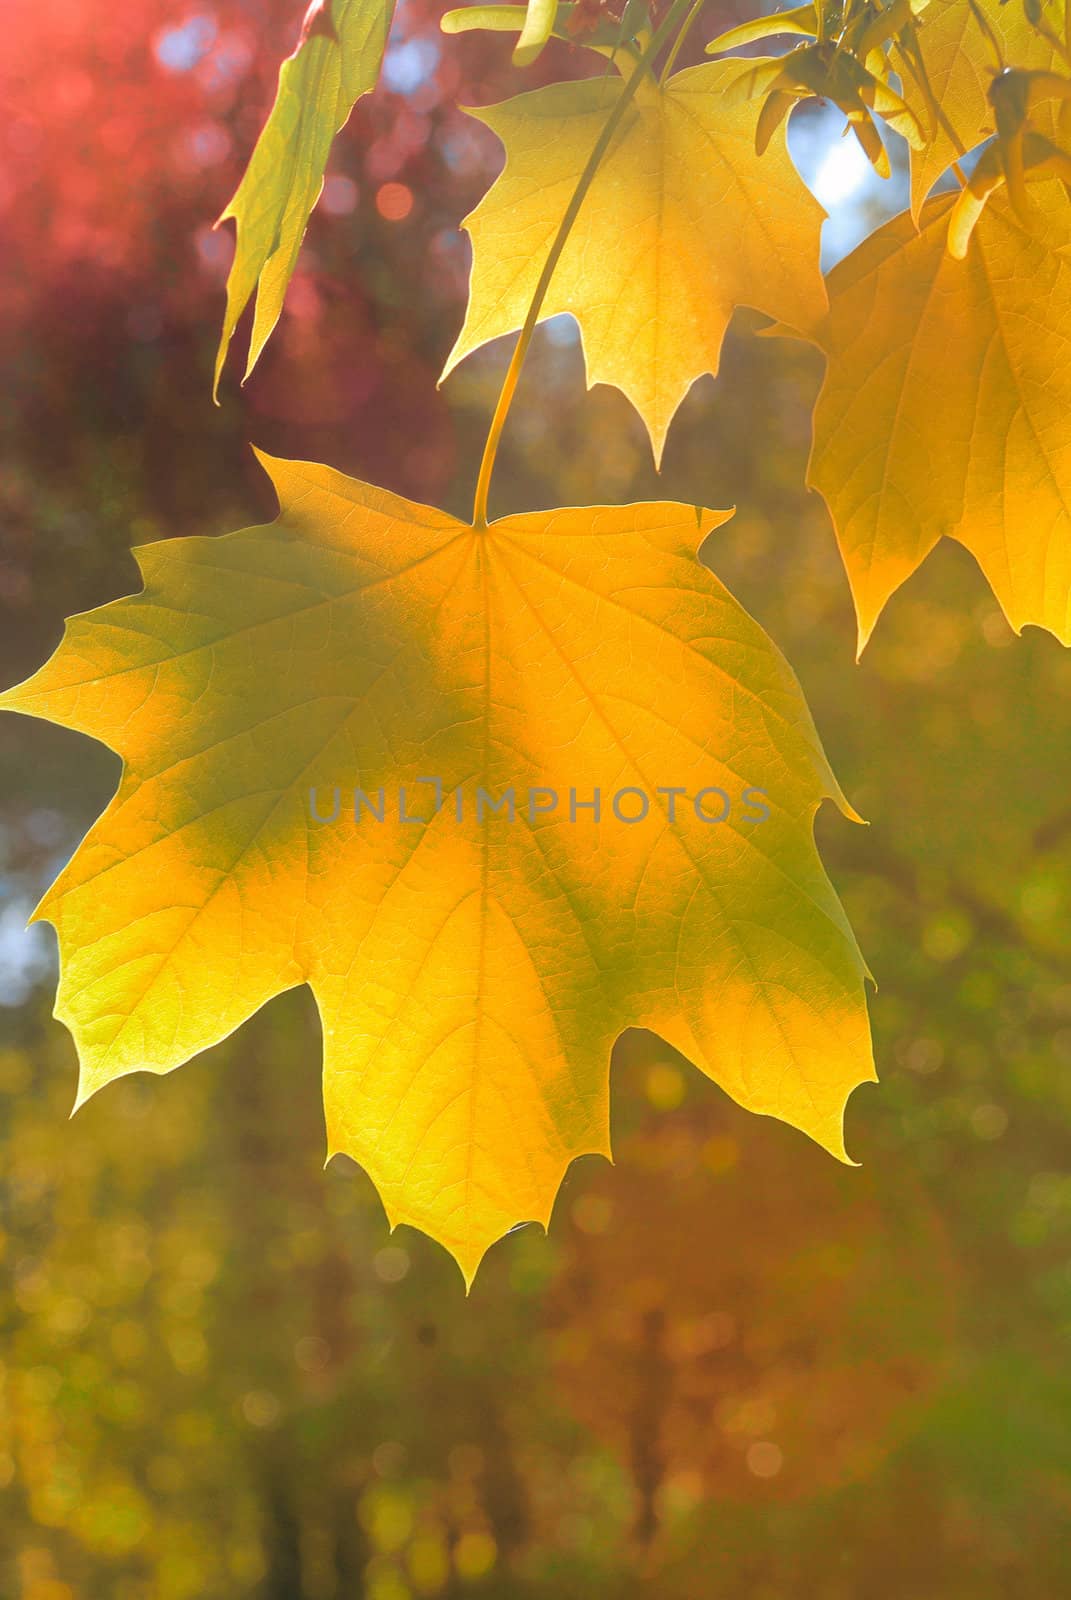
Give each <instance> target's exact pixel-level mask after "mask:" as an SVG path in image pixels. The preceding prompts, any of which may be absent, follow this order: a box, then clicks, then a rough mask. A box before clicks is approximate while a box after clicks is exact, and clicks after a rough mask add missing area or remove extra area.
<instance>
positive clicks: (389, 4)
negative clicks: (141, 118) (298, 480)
mask: <svg viewBox="0 0 1071 1600" xmlns="http://www.w3.org/2000/svg"><path fill="white" fill-rule="evenodd" d="M393 12H394V4H393V0H313V3H312V4H311V5H310V6H309V8H308V12H307V13H306V17H305V24H304V27H303V29H302V33H301V38H300V40H299V42H298V46H297V49H296V50H295V51H294V53H293V55H290V56H288V57H287V59H286V60H285V61H284V62H283V64H282V66H281V67H280V69H279V87H278V90H277V92H276V96H275V104H274V105H273V106H272V109H271V113H270V115H269V117H268V120H267V122H266V123H265V124H264V127H263V128H262V129H261V132H260V137H259V138H258V139H257V143H256V147H255V148H254V150H253V154H252V156H251V157H250V159H249V165H248V167H247V168H246V170H245V173H244V174H243V176H242V181H241V183H240V184H239V185H238V188H237V190H236V191H235V193H234V195H233V197H232V198H231V200H230V201H229V202H228V204H227V208H226V210H225V211H224V212H223V214H222V216H221V217H220V219H219V221H220V222H226V221H228V220H229V219H233V220H234V223H235V226H236V230H237V238H236V240H235V249H234V260H233V261H232V263H231V269H230V272H229V274H228V277H227V308H226V311H225V313H224V318H223V330H222V332H221V334H220V339H219V346H218V348H217V351H216V370H215V380H214V382H215V388H216V389H218V388H219V380H220V377H221V375H222V373H223V365H224V362H225V361H226V359H227V351H228V350H229V348H230V343H231V340H232V338H233V337H234V331H235V329H236V328H237V326H238V322H239V320H240V318H241V315H242V312H243V311H244V310H245V308H246V306H247V305H248V304H249V301H250V299H252V297H253V296H254V295H255V296H256V307H255V310H254V313H253V331H252V334H251V336H250V340H249V355H248V358H247V360H246V368H245V375H246V377H247V378H248V376H249V374H250V373H251V372H252V370H253V368H254V367H255V366H256V364H257V361H258V359H259V358H260V354H261V351H262V350H263V349H264V346H265V345H266V344H267V342H268V340H269V339H270V338H271V335H272V331H273V329H274V328H275V324H276V323H277V322H278V320H279V316H280V314H281V312H282V309H283V301H284V300H285V298H286V291H287V287H288V285H289V283H290V279H291V278H292V277H293V274H294V268H295V267H296V266H297V260H298V255H299V253H300V250H301V241H302V239H303V238H304V237H305V228H306V226H307V224H308V220H309V217H310V215H311V213H312V210H313V207H314V206H315V205H316V202H317V200H318V199H319V198H320V191H321V190H322V189H323V185H324V168H325V167H326V165H327V157H328V154H329V152H330V150H331V144H332V141H333V140H334V137H335V135H336V134H337V133H338V132H339V130H340V129H341V128H342V127H343V126H344V124H345V122H346V120H347V119H348V117H349V114H350V112H351V111H352V110H353V107H354V104H355V103H356V101H357V100H359V99H360V97H361V95H363V94H367V93H368V92H369V90H370V89H373V88H375V84H376V79H377V77H378V76H379V68H380V63H381V62H382V60H383V52H384V50H385V49H386V44H387V34H388V32H389V31H390V23H391V17H392V15H393ZM217 226H218V224H217Z"/></svg>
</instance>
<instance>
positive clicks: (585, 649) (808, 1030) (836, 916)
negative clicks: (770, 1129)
mask: <svg viewBox="0 0 1071 1600" xmlns="http://www.w3.org/2000/svg"><path fill="white" fill-rule="evenodd" d="M266 465H267V467H268V470H269V472H270V473H271V476H272V478H273V480H274V482H275V485H276V488H277V491H278V494H279V498H280V502H281V506H282V512H281V516H280V518H279V520H278V521H276V522H274V523H272V524H271V525H270V526H267V527H257V528H250V529H246V530H245V531H243V532H240V533H234V534H230V535H228V536H226V537H223V538H184V539H175V540H172V541H169V542H165V543H162V544H155V545H150V546H147V547H145V548H143V549H142V550H141V551H140V552H139V561H140V564H141V569H142V573H143V575H144V580H145V587H144V590H143V591H142V592H141V593H139V594H137V595H134V596H132V597H130V598H127V599H123V600H118V601H116V602H114V603H112V604H110V605H106V606H104V607H102V608H101V609H100V610H98V611H93V612H89V613H87V614H86V615H84V616H80V617H76V618H74V619H72V620H71V621H70V622H69V623H68V626H67V631H66V634H65V636H64V639H63V641H62V643H61V644H60V646H59V648H58V650H57V651H56V653H55V655H54V656H53V657H52V659H51V660H50V661H49V662H48V663H47V664H46V665H45V666H43V667H42V668H41V670H40V671H39V672H38V673H37V674H36V675H35V676H34V677H32V678H30V679H29V680H28V681H27V682H26V683H24V684H23V685H21V686H20V687H18V688H16V689H13V690H10V691H8V693H7V694H6V695H4V696H3V697H2V699H0V704H2V705H3V706H4V707H6V708H8V709H11V710H15V711H21V712H24V713H28V714H32V715H35V716H40V717H46V718H48V719H50V720H52V721H54V722H58V723H61V724H63V725H65V726H67V727H71V728H76V729H79V730H81V731H82V732H84V733H87V734H90V735H92V736H93V737H95V738H98V739H100V740H102V741H103V742H104V743H106V744H108V745H109V746H111V747H112V748H113V749H114V750H116V751H117V752H118V753H119V754H121V755H122V757H123V762H124V766H123V775H122V780H121V783H120V786H119V789H118V792H117V794H116V796H115V798H114V800H113V801H112V802H111V804H110V805H109V807H108V808H107V810H106V811H105V813H104V814H103V816H102V817H101V818H100V820H99V821H98V822H97V823H96V825H95V826H94V827H93V828H92V829H91V830H90V832H89V834H88V835H87V837H86V839H85V841H84V842H83V844H82V846H81V848H80V849H79V850H78V852H77V854H76V855H75V856H74V858H73V860H72V861H71V863H70V864H69V866H68V867H67V868H66V869H65V870H64V871H63V873H62V874H61V876H60V877H59V879H58V881H57V882H56V884H55V885H54V886H53V888H52V889H51V891H50V892H49V893H48V895H47V896H46V898H45V900H44V901H43V903H42V905H41V906H40V907H39V909H38V912H37V915H39V916H41V917H45V918H47V919H48V920H49V921H51V922H53V923H54V924H55V926H56V929H57V931H58V935H59V942H60V950H61V956H62V970H63V975H62V979H61V984H60V993H59V999H58V1002H57V1015H58V1016H59V1017H61V1018H62V1020H63V1021H64V1022H66V1023H67V1025H68V1026H69V1028H70V1029H71V1031H72V1033H73V1034H74V1037H75V1040H76V1042H77V1045H78V1050H79V1054H80V1059H81V1080H80V1087H79V1101H80V1102H81V1101H83V1100H85V1099H86V1098H87V1096H89V1095H90V1094H92V1093H93V1092H94V1091H96V1090H97V1089H99V1088H100V1087H101V1086H102V1085H103V1084H105V1083H108V1082H109V1081H110V1080H112V1079H114V1078H117V1077H120V1076H122V1075H123V1074H125V1073H129V1072H133V1071H136V1070H138V1069H143V1070H148V1071H151V1072H158V1073H159V1072H168V1071H170V1070H171V1069H172V1068H174V1067H177V1066H178V1065H179V1064H180V1063H181V1062H183V1061H185V1060H187V1059H188V1058H189V1057H190V1056H191V1055H193V1054H195V1053H196V1052H197V1051H200V1050H204V1049H205V1048H206V1047H208V1046H209V1045H212V1044H214V1043H215V1042H216V1041H217V1040H219V1039H222V1038H223V1037H224V1036H225V1035H226V1034H228V1033H230V1032H231V1031H232V1030H233V1029H235V1028H236V1027H238V1025H239V1024H240V1023H241V1022H242V1021H243V1020H244V1019H245V1018H247V1017H248V1016H249V1015H250V1014H251V1013H252V1012H254V1011H255V1010H256V1009H257V1008H258V1007H259V1006H261V1005H263V1004H264V1002H265V1001H267V1000H269V999H270V998H271V997H272V996H273V995H275V994H278V993H279V992H280V991H281V990H285V989H288V988H291V987H293V986H295V985H297V984H301V983H306V982H307V983H308V984H309V985H310V986H311V988H312V990H313V993H314V995H315V997H316V1002H317V1005H318V1007H319V1011H320V1015H321V1018H322V1022H323V1033H324V1094H325V1100H326V1112H327V1131H328V1144H329V1149H330V1151H331V1152H332V1153H334V1152H338V1151H345V1152H347V1153H348V1154H349V1155H351V1156H352V1157H354V1159H355V1160H357V1161H358V1162H360V1164H361V1165H362V1166H363V1167H365V1168H366V1169H367V1171H368V1172H369V1173H370V1174H371V1176H372V1178H373V1179H374V1181H375V1183H376V1185H377V1187H378V1189H379V1192H380V1194H381V1196H382V1198H383V1201H384V1204H385V1206H386V1209H387V1213H388V1216H389V1218H390V1220H391V1222H392V1223H397V1222H407V1223H412V1224H415V1225H416V1226H418V1227H421V1228H423V1229H425V1230H426V1231H427V1232H428V1233H430V1234H432V1235H433V1236H434V1237H435V1238H437V1239H439V1240H441V1241H442V1243H443V1244H445V1245H446V1246H447V1248H448V1249H449V1250H451V1251H452V1252H453V1254H454V1256H455V1257H456V1258H457V1260H458V1261H459V1263H460V1264H461V1267H462V1269H463V1271H464V1272H465V1274H466V1276H467V1277H471V1275H472V1274H473V1273H474V1271H475V1269H476V1266H477V1263H478V1261H479V1259H480V1256H481V1254H482V1253H483V1251H484V1250H485V1249H486V1248H487V1246H488V1245H489V1244H490V1243H491V1242H492V1241H493V1240H494V1239H496V1238H498V1237H499V1236H500V1235H501V1234H503V1233H505V1232H506V1231H507V1230H508V1229H509V1228H510V1227H511V1225H513V1224H515V1223H517V1222H519V1221H522V1220H524V1219H538V1220H539V1221H542V1222H546V1220H547V1218H548V1216H549V1213H550V1210H551V1206H552V1204H553V1200H554V1196H555V1192H556V1190H557V1188H558V1185H559V1183H560V1181H561V1178H562V1175H563V1173H564V1171H565V1169H566V1167H567V1166H568V1164H569V1162H570V1161H572V1160H573V1158H574V1157H576V1156H578V1155H580V1154H582V1153H583V1152H585V1151H602V1152H608V1149H609V1124H608V1104H607V1100H608V1067H609V1057H610V1050H611V1046H612V1045H613V1042H614V1040H615V1038H616V1037H617V1035H618V1034H619V1033H620V1032H621V1031H622V1029H624V1028H626V1027H628V1026H630V1025H636V1026H643V1027H647V1028H651V1029H654V1030H655V1031H657V1032H658V1033H659V1034H661V1035H662V1037H663V1038H665V1039H667V1040H668V1041H670V1043H672V1044H673V1045H675V1046H676V1047H678V1048H679V1049H681V1050H682V1051H684V1052H685V1053H686V1054H688V1055H689V1056H690V1057H691V1058H692V1060H694V1061H695V1062H697V1063H698V1064H699V1065H700V1066H701V1067H702V1069H703V1070H704V1071H705V1072H707V1073H708V1074H709V1075H710V1076H711V1077H712V1078H714V1079H715V1080H716V1081H717V1082H718V1083H719V1084H721V1085H722V1086H723V1088H724V1089H726V1090H727V1091H728V1093H729V1094H730V1095H732V1096H733V1097H734V1098H735V1099H736V1100H738V1101H739V1102H740V1103H741V1104H742V1105H744V1106H747V1107H750V1108H751V1109H752V1110H754V1111H758V1112H765V1113H768V1114H770V1115H774V1116H778V1117H781V1118H783V1119H784V1120H786V1121H787V1122H790V1123H792V1124H794V1125H795V1126H796V1127H798V1128H801V1129H803V1130H804V1131H805V1132H807V1133H808V1134H810V1135H811V1136H812V1137H813V1138H815V1139H816V1140H818V1141H819V1142H820V1143H822V1144H823V1145H825V1146H826V1147H827V1148H828V1149H829V1150H831V1151H832V1152H834V1153H835V1154H836V1155H838V1156H841V1157H843V1156H844V1146H843V1142H842V1121H843V1111H844V1104H845V1100H846V1098H847V1096H848V1094H849V1092H850V1091H851V1089H852V1088H853V1086H854V1085H856V1084H858V1083H860V1082H862V1081H864V1080H866V1079H869V1078H871V1077H872V1076H873V1068H872V1063H871V1055H870V1048H869V1039H868V1032H867V1024H866V1014H865V1005H864V996H863V979H864V967H863V962H862V959H861V957H860V955H859V952H858V950H857V948H856V945H855V942H854V939H853V937H852V934H851V931H850V929H849V927H848V924H847V922H846V919H845V916H844V913H843V911H842V909H841V907H840V904H839V902H838V901H837V898H836V896H835V894H834V892H833V890H832V888H831V886H830V884H829V881H828V879H827V878H826V876H825V873H824V871H823V869H822V866H821V863H820V861H819V858H818V854H817V851H816V848H815V844H814V839H813V834H812V823H813V819H814V814H815V811H816V809H817V807H818V805H819V803H820V802H821V800H822V798H823V797H824V796H830V797H832V798H834V799H836V800H837V801H838V803H840V804H841V805H842V806H844V805H845V802H844V801H843V799H842V797H841V796H840V792H839V790H838V788H837V785H836V782H835V780H834V779H833V776H832V774H831V772H830V770H829V767H828V765H827V762H826V760H825V757H824V755H823V753H822V750H821V746H820V744H819V741H818V737H817V734H816V733H815V730H814V727H813V724H812V722H811V719H810V716H809V714H808V711H807V708H806V705H805V703H804V700H803V696H802V693H801V691H800V688H799V685H798V684H797V682H796V680H795V678H794V677H793V675H792V672H791V670H790V669H789V667H788V666H787V664H786V663H785V661H784V660H783V658H782V657H781V655H780V654H779V653H778V651H777V650H776V649H775V647H774V646H773V645H772V644H771V642H770V640H769V639H768V638H767V637H766V635H765V634H764V633H763V632H762V630H761V629H760V628H759V627H758V625H757V624H756V623H755V622H754V621H752V619H751V618H750V617H749V616H748V615H747V614H746V613H745V612H744V611H743V610H742V609H741V607H740V606H739V605H738V604H737V602H736V601H735V600H734V599H733V598H732V596H731V595H730V594H729V593H728V592H727V591H726V590H725V589H724V588H723V586H722V585H721V584H720V583H719V582H718V580H717V579H716V578H714V577H713V576H712V575H711V574H710V573H709V572H708V571H707V570H706V569H705V568H704V567H703V566H701V565H700V563H699V562H698V560H697V559H696V556H695V550H696V546H697V544H698V543H699V541H700V539H701V538H702V537H703V535H704V534H705V533H706V532H707V531H709V530H710V529H711V528H713V527H714V526H716V525H717V524H718V523H719V522H721V521H723V520H724V518H725V515H726V513H721V512H703V513H701V515H700V517H699V519H698V522H697V516H696V511H695V509H694V508H693V507H691V506H681V505H673V504H655V505H632V506H620V507H598V508H586V509H581V510H560V511H549V512H537V513H531V514H526V515H520V516H514V517H508V518H505V519H504V520H502V521H500V522H495V523H493V524H492V525H491V526H490V527H489V528H485V529H482V530H475V529H473V528H471V527H469V526H467V525H465V524H463V523H460V522H457V521H455V520H454V519H453V518H451V517H449V516H447V515H445V514H444V513H442V512H439V511H436V510H432V509H429V508H428V507H426V506H420V505H414V504H412V503H410V502H409V501H406V500H402V499H399V498H397V497H395V496H393V495H389V494H386V493H384V492H383V491H381V490H378V489H373V488H370V487H369V486H368V485H366V484H363V483H358V482H356V481H354V480H353V479H350V478H346V477H344V476H342V474H341V473H338V472H333V471H331V470H329V469H328V468H326V467H322V466H314V465H309V464H306V463H301V462H283V461H271V460H268V461H266ZM435 779H438V780H439V781H440V783H441V786H442V804H441V806H440V807H439V809H437V810H436V809H435V804H434V802H435V795H436V788H435V784H434V783H433V782H431V781H429V780H435ZM336 789H337V790H338V794H337V795H336V793H335V791H336ZM356 789H360V790H362V791H363V792H364V794H365V795H366V796H367V797H368V802H369V804H367V805H366V804H364V803H362V805H361V807H360V819H359V820H355V790H356ZM596 789H598V790H600V791H601V793H600V806H601V815H600V816H599V818H596V817H595V815H594V813H593V811H592V810H591V809H590V805H589V806H587V807H586V806H585V802H588V803H590V802H592V801H593V799H594V790H596ZM548 790H552V791H556V793H557V796H558V802H557V805H556V807H553V808H552V807H551V805H550V799H549V795H548V794H547V791H548ZM660 790H661V791H663V792H661V793H660V792H659V791H660ZM671 790H675V791H676V793H669V792H668V791H671ZM703 790H706V791H708V793H707V794H706V796H705V797H704V798H703V799H702V800H701V801H698V804H699V809H700V810H702V811H703V813H704V816H703V819H701V818H700V816H699V815H698V812H697V797H698V796H699V795H700V792H701V791H703ZM750 790H757V791H761V792H762V795H763V796H764V799H759V798H757V797H756V795H754V794H751V795H750V796H749V795H748V794H746V793H745V791H750ZM311 791H315V795H314V796H313V794H312V793H311ZM380 791H382V795H380ZM478 791H482V792H483V793H485V794H486V795H488V796H490V797H491V799H492V800H493V801H494V802H495V803H496V804H500V805H501V806H502V809H500V810H499V811H498V812H493V811H491V810H490V809H489V807H488V805H487V803H486V802H483V804H482V810H483V815H482V817H481V816H479V815H478V814H477V808H478V807H480V806H481V802H480V799H479V793H478ZM509 791H512V793H513V797H514V804H513V818H512V820H511V818H510V806H509V803H508V793H509ZM571 791H576V792H575V794H571ZM623 791H632V792H631V793H625V794H624V797H623V798H620V796H621V795H622V792H623ZM717 791H722V794H721V795H719V794H718V793H717ZM459 792H460V794H461V801H460V807H459V803H458V800H457V794H458V793H459ZM615 797H617V798H616V799H615ZM574 801H575V802H576V803H575V805H574ZM615 804H616V806H617V811H619V812H620V813H621V814H622V815H623V816H628V817H633V818H635V817H638V816H640V815H641V813H642V812H643V811H644V807H645V805H646V815H644V816H643V817H642V820H637V821H631V822H629V821H623V820H620V818H619V816H618V814H617V811H615V809H614V808H615ZM336 805H337V807H338V814H337V816H335V817H334V820H324V821H320V820H317V818H320V817H323V818H331V817H332V813H333V812H334V811H335V808H336ZM377 806H378V807H379V809H380V810H381V811H382V815H383V820H382V821H380V820H378V818H377V816H376V815H375V814H374V812H373V810H372V809H370V807H377ZM764 809H765V810H767V811H768V813H769V815H768V818H767V819H766V820H762V817H761V813H762V811H763V810H764ZM720 816H724V817H725V820H724V821H718V820H717V818H718V817H720ZM406 817H409V818H415V817H419V818H423V819H425V820H423V821H412V820H409V821H407V820H405V818H406ZM574 819H575V820H574Z"/></svg>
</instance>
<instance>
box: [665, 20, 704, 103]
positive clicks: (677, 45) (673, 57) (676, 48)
mask: <svg viewBox="0 0 1071 1600" xmlns="http://www.w3.org/2000/svg"><path fill="white" fill-rule="evenodd" d="M706 3H707V0H694V4H693V6H692V9H691V10H690V11H689V13H688V15H687V16H686V17H685V19H684V21H683V22H682V23H681V29H680V32H679V33H678V35H677V37H676V38H675V39H674V41H673V48H672V49H671V50H670V52H669V55H668V56H667V57H666V64H665V66H664V67H663V68H662V71H661V73H660V75H659V79H658V81H659V83H665V81H666V79H667V78H668V77H669V75H670V73H671V72H672V71H673V68H674V67H675V66H676V63H677V57H678V56H679V55H680V53H681V46H682V45H683V44H684V41H685V39H687V37H688V35H689V34H690V33H691V31H692V26H693V24H694V23H696V22H697V21H698V20H699V13H700V12H701V11H702V9H703V7H704V6H705V5H706Z"/></svg>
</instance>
